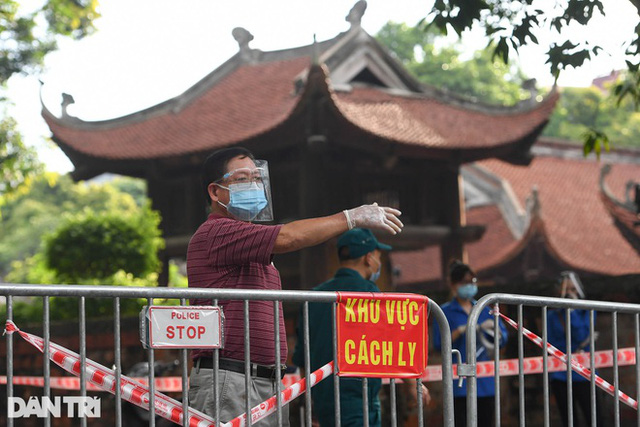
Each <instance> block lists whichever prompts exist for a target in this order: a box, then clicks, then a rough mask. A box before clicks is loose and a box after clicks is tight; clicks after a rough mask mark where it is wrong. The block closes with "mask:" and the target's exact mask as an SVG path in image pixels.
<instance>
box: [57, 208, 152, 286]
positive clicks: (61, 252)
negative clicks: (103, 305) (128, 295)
mask: <svg viewBox="0 0 640 427" xmlns="http://www.w3.org/2000/svg"><path fill="white" fill-rule="evenodd" d="M159 225H160V216H159V215H158V214H157V213H155V212H152V211H151V210H150V209H144V210H142V212H140V213H139V214H135V215H130V216H128V217H126V216H122V215H120V214H119V213H111V212H106V213H94V212H83V213H81V214H80V215H78V216H74V217H72V218H69V219H68V220H67V221H65V223H64V224H62V225H61V226H60V227H59V228H58V229H57V230H56V231H55V232H54V233H53V234H52V235H50V236H49V237H48V238H47V239H46V243H45V251H44V253H45V260H46V263H47V266H48V267H49V268H51V269H52V270H54V271H55V272H56V275H57V276H58V277H60V278H61V279H63V280H66V281H69V282H70V283H74V282H78V281H79V280H83V279H91V278H95V279H98V280H102V279H105V278H107V277H110V276H112V275H114V274H115V273H117V272H118V271H120V270H122V271H124V272H126V273H131V274H132V275H133V276H134V277H144V276H145V275H147V274H149V273H153V272H156V271H157V269H158V267H159V266H160V263H159V261H158V255H157V253H158V250H159V249H160V247H161V243H162V239H161V238H160V231H159V229H158V226H159Z"/></svg>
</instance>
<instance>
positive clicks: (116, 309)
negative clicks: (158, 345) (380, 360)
mask: <svg viewBox="0 0 640 427" xmlns="http://www.w3.org/2000/svg"><path fill="white" fill-rule="evenodd" d="M368 295H370V294H368ZM0 296H4V297H5V298H6V313H7V320H12V319H13V310H14V302H15V298H16V297H32V298H41V299H42V312H43V315H42V338H43V342H44V346H43V353H44V364H43V367H42V372H43V377H44V383H43V391H42V395H43V396H44V397H50V396H51V382H50V377H51V371H50V368H49V366H50V360H49V356H50V354H49V351H50V350H49V348H50V344H51V324H52V320H56V319H51V315H50V301H51V298H52V297H71V298H76V299H77V301H78V310H79V312H78V314H79V315H78V330H79V337H78V342H79V349H78V354H79V367H80V369H79V371H80V390H79V393H80V396H87V387H86V384H87V383H86V381H87V378H86V377H85V376H86V374H85V372H86V367H87V364H88V363H89V362H90V361H88V359H87V333H88V332H87V327H86V325H87V312H86V311H87V308H86V306H87V305H86V303H87V301H88V300H90V299H94V298H96V299H108V300H111V301H112V304H113V313H114V314H113V342H114V348H113V355H114V356H113V357H114V359H113V372H114V375H115V410H114V412H115V413H114V418H115V425H116V426H121V425H122V419H123V413H122V397H123V396H122V393H121V384H122V381H123V375H122V366H121V365H122V341H121V319H122V316H121V306H122V304H123V301H124V300H127V299H133V298H143V299H146V300H147V302H148V304H149V305H150V306H151V305H153V301H154V299H156V298H161V299H177V300H178V301H180V305H182V306H186V305H187V302H188V301H189V300H193V299H200V300H201V299H205V300H210V301H211V305H213V306H217V305H218V302H219V301H228V300H241V301H243V302H244V303H243V304H244V305H243V307H244V320H245V337H244V339H245V342H246V347H245V349H246V350H250V348H249V345H248V341H249V340H250V337H249V327H248V326H249V301H271V302H273V319H274V345H275V351H276V358H275V361H276V362H275V372H280V369H281V366H280V365H281V363H280V357H279V356H280V355H279V349H280V330H279V328H280V323H279V317H280V310H281V309H282V308H281V306H280V303H281V302H288V303H301V304H303V313H304V316H305V317H304V319H303V325H304V337H305V339H304V344H305V352H306V353H307V354H308V352H309V342H308V341H309V339H308V337H309V324H308V323H309V322H308V317H307V316H308V304H309V303H310V302H320V303H327V304H333V305H334V307H333V308H334V313H335V304H336V301H337V299H336V298H337V296H336V293H335V292H314V291H257V290H227V289H193V288H192V289H183V288H136V287H119V286H85V285H24V284H8V283H0ZM428 304H429V306H428V309H429V313H430V316H432V317H433V318H435V320H436V322H437V324H438V327H439V329H440V332H441V335H442V337H443V339H442V355H443V357H442V373H443V402H442V407H443V419H444V425H445V426H452V425H453V421H454V418H453V417H454V415H453V391H452V390H453V379H452V361H451V339H450V332H449V325H448V322H447V320H446V318H445V316H444V314H443V312H442V310H441V309H440V307H439V306H438V305H437V304H435V303H434V302H433V301H431V300H429V303H428ZM327 326H328V327H331V328H332V331H333V339H334V348H335V346H336V342H337V341H336V325H335V321H334V324H333V325H327ZM89 333H90V332H89ZM14 340H15V338H14V335H13V334H7V335H6V380H7V385H6V395H7V397H8V398H10V397H13V396H14ZM158 351H163V350H154V349H153V348H150V349H148V350H146V355H147V361H148V363H149V366H150V367H153V366H154V365H155V359H156V352H158ZM179 351H180V363H179V366H180V369H181V382H182V390H183V399H182V403H181V405H182V411H183V413H184V414H189V402H188V397H187V393H186V392H184V391H186V390H187V389H188V372H187V371H188V369H189V362H188V358H187V356H188V353H187V352H188V350H186V349H182V350H179ZM218 353H219V350H213V362H212V364H213V383H212V387H213V393H214V399H215V402H216V404H215V405H214V411H213V412H214V413H213V414H211V415H212V417H213V419H214V420H215V425H218V424H219V423H220V418H219V416H220V406H219V404H220V403H219V399H218V396H217V392H218V387H217V383H218V378H219V354H218ZM245 353H248V354H250V351H248V352H245ZM334 354H335V352H334ZM244 362H245V372H247V373H248V372H250V361H249V360H248V359H247V360H245V361H244ZM308 367H309V366H308V357H307V369H306V371H305V372H306V375H307V380H308V379H309V378H308V376H309V375H310V372H309V369H308ZM147 379H148V387H149V390H148V391H149V396H155V389H154V384H155V370H154V369H151V368H150V369H148V378H147ZM334 381H335V384H336V386H335V390H338V388H337V384H338V381H340V380H339V378H338V377H337V376H334ZM416 382H417V384H416V387H417V389H418V394H420V393H421V380H420V379H418V380H416ZM276 383H277V389H276V390H277V391H276V398H277V410H276V413H275V414H273V415H271V417H275V418H272V419H275V420H276V422H277V425H282V421H283V420H282V406H281V401H280V392H281V390H282V385H281V383H280V382H279V381H276ZM245 386H246V387H247V388H248V387H249V382H248V380H247V382H246V385H245ZM395 386H396V384H395V380H391V393H390V394H391V409H390V410H391V414H392V423H393V425H394V426H395V425H396V421H395V420H396V418H397V414H396V413H395V412H396V405H395V402H394V399H395ZM247 396H248V393H247ZM304 399H305V407H306V408H307V412H306V414H305V418H306V425H309V426H310V425H311V417H312V412H311V411H312V407H311V396H310V394H309V393H306V394H305V397H304ZM335 403H336V408H339V407H340V400H339V395H338V393H336V396H335ZM418 405H419V408H418V416H419V424H420V425H424V420H423V418H422V414H423V408H422V400H421V399H420V398H419V399H418ZM251 409H252V408H251V402H249V399H248V398H247V399H246V402H245V410H246V413H247V414H250V413H251ZM363 416H364V418H365V419H366V418H367V414H363ZM336 418H337V421H338V423H339V421H340V419H339V417H336ZM182 419H183V425H185V426H186V425H188V416H184V417H183V418H182ZM80 423H81V425H82V426H86V424H87V420H86V418H81V419H80ZM155 423H156V421H155V418H154V417H153V416H150V417H149V425H150V426H155ZM272 423H273V422H272ZM7 425H8V426H10V427H11V426H13V425H14V420H13V419H11V418H9V419H8V421H7ZM44 425H45V426H50V425H51V418H50V416H49V417H47V418H45V420H44ZM246 425H251V417H247V419H246Z"/></svg>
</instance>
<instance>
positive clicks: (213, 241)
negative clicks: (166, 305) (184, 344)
mask: <svg viewBox="0 0 640 427" xmlns="http://www.w3.org/2000/svg"><path fill="white" fill-rule="evenodd" d="M281 227H282V226H281V225H259V224H251V223H248V222H243V221H238V220H235V219H232V218H227V217H223V216H219V215H215V214H211V215H209V218H208V219H207V221H205V222H204V223H203V224H202V225H201V226H200V227H199V228H198V230H197V231H196V232H195V234H194V235H193V236H192V237H191V241H190V242H189V248H188V249H187V277H188V279H189V287H191V288H224V289H266V290H279V289H281V288H282V286H281V282H280V274H279V273H278V270H277V269H276V268H275V266H274V265H273V263H272V258H273V255H272V251H273V246H274V244H275V241H276V237H277V236H278V233H279V232H280V228H281ZM211 304H212V301H211V300H203V299H194V300H191V305H211ZM218 304H219V305H220V306H221V307H222V310H223V312H224V316H225V324H224V348H223V349H222V350H221V351H220V357H223V358H227V359H235V360H241V361H242V360H244V356H245V355H244V318H243V314H244V307H243V301H240V300H231V301H222V300H221V301H218ZM279 317H280V319H279V322H280V355H281V362H282V363H284V362H285V361H286V358H287V339H286V331H285V328H284V318H283V315H282V305H281V306H280V310H279ZM274 331H275V328H274V317H273V302H272V301H251V302H250V303H249V335H250V352H251V361H252V362H253V363H259V364H262V365H273V364H275V338H274V333H275V332H274ZM203 356H211V351H210V350H194V351H193V352H192V357H193V358H194V359H196V358H198V357H203Z"/></svg>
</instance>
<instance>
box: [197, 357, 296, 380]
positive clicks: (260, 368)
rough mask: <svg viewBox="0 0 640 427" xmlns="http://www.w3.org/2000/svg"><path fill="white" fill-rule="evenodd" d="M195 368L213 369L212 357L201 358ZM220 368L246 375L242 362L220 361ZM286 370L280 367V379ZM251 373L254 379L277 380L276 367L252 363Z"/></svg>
mask: <svg viewBox="0 0 640 427" xmlns="http://www.w3.org/2000/svg"><path fill="white" fill-rule="evenodd" d="M194 366H195V367H196V368H198V367H200V368H203V369H213V359H212V358H210V357H199V358H197V359H196V360H195V361H194ZM218 368H220V369H222V370H225V371H231V372H237V373H239V374H244V362H243V361H240V360H231V359H220V360H219V361H218ZM286 369H287V367H286V366H285V365H280V379H282V378H284V374H285V370H286ZM249 371H250V372H251V376H252V377H259V378H267V379H270V380H272V379H275V378H277V375H276V372H277V371H276V368H275V367H269V366H264V365H258V364H257V363H250V364H249Z"/></svg>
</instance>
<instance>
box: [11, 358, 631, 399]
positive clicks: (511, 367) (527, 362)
mask: <svg viewBox="0 0 640 427" xmlns="http://www.w3.org/2000/svg"><path fill="white" fill-rule="evenodd" d="M589 355H590V353H577V354H573V357H574V358H575V359H576V360H577V361H578V363H580V364H582V365H584V366H587V367H588V366H589V362H590V360H589ZM593 357H594V361H595V363H594V366H595V367H596V368H610V367H612V366H613V351H612V350H600V351H596V352H595V353H594V355H593ZM635 364H636V352H635V350H634V348H633V347H628V348H621V349H619V350H618V366H633V365H635ZM565 366H566V365H565V364H564V362H562V361H561V360H560V359H556V358H554V357H550V358H548V359H547V370H548V371H549V372H560V371H565V370H566V369H567V368H566V367H565ZM523 368H524V369H523V372H524V374H525V375H530V374H541V373H542V372H543V365H542V356H536V357H525V358H524V359H523ZM456 371H457V365H453V377H454V379H455V378H457V377H458V376H457V372H456ZM476 372H477V375H476V376H477V377H478V378H486V377H492V376H493V373H494V368H493V362H492V361H490V362H478V364H477V370H476ZM500 375H501V376H503V377H506V376H513V375H518V359H506V360H501V361H500ZM132 380H134V381H137V382H139V383H141V384H144V385H147V382H148V380H147V378H132ZM298 381H300V376H299V375H298V374H287V375H285V377H284V378H283V380H282V385H283V386H284V387H289V386H292V385H293V384H295V383H296V382H298ZM387 381H388V380H387ZM422 381H423V382H435V381H442V367H441V366H440V365H430V366H427V369H426V370H425V373H424V375H423V376H422ZM6 383H7V377H5V376H0V385H1V384H6ZM13 384H14V385H25V386H34V387H43V386H44V378H42V377H24V376H14V377H13ZM155 384H156V391H160V392H165V393H180V392H182V378H180V377H161V378H156V379H155ZM50 386H51V388H54V389H62V390H78V389H79V388H80V379H79V378H78V377H51V379H50ZM87 390H93V391H100V390H102V389H101V388H99V387H96V386H94V385H92V384H88V385H87Z"/></svg>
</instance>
